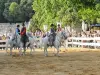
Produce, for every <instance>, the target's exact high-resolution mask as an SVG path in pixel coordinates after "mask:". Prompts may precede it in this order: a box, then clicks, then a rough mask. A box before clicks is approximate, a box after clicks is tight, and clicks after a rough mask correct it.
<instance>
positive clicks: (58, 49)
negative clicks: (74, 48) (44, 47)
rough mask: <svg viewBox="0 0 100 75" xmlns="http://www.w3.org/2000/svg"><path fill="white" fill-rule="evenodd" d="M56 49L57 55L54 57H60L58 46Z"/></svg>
mask: <svg viewBox="0 0 100 75" xmlns="http://www.w3.org/2000/svg"><path fill="white" fill-rule="evenodd" d="M56 49H57V54H56V55H57V56H60V55H59V46H57V47H56Z"/></svg>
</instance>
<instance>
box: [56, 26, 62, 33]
mask: <svg viewBox="0 0 100 75" xmlns="http://www.w3.org/2000/svg"><path fill="white" fill-rule="evenodd" d="M61 30H62V29H61V26H60V24H58V28H57V31H58V32H60V31H61Z"/></svg>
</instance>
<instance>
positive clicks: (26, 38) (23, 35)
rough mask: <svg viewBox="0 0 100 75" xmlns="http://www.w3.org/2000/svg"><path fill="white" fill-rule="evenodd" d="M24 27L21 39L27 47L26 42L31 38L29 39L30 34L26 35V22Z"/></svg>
mask: <svg viewBox="0 0 100 75" xmlns="http://www.w3.org/2000/svg"><path fill="white" fill-rule="evenodd" d="M22 26H23V27H22V29H21V33H20V35H21V41H22V43H23V47H24V48H25V47H26V42H29V39H28V36H27V35H26V27H25V25H24V23H23V24H22Z"/></svg>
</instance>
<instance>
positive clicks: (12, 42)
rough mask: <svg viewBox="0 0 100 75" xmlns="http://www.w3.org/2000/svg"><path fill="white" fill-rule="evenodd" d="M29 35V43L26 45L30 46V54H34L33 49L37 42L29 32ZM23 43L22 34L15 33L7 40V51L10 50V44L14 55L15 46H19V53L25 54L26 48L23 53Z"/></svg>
mask: <svg viewBox="0 0 100 75" xmlns="http://www.w3.org/2000/svg"><path fill="white" fill-rule="evenodd" d="M27 36H28V38H29V43H28V44H27V43H26V47H27V46H29V47H30V49H31V50H30V54H32V51H33V50H34V43H36V40H35V38H34V37H33V36H32V35H30V33H27ZM22 45H23V43H22V42H21V36H20V35H19V34H13V36H12V39H8V40H7V42H6V52H7V50H8V46H9V47H10V55H12V50H13V48H14V47H16V48H19V53H20V55H22V54H23V53H24V54H25V52H26V49H24V52H23V53H22V48H23V46H22Z"/></svg>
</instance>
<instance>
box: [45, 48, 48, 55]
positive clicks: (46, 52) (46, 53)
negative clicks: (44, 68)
mask: <svg viewBox="0 0 100 75" xmlns="http://www.w3.org/2000/svg"><path fill="white" fill-rule="evenodd" d="M44 55H45V56H48V51H47V46H46V47H44Z"/></svg>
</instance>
